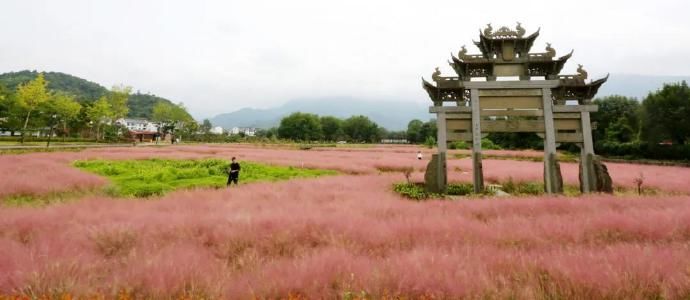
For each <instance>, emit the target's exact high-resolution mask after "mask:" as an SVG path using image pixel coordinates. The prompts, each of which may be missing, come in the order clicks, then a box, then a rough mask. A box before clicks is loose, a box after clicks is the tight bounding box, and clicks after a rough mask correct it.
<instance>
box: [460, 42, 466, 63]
mask: <svg viewBox="0 0 690 300" xmlns="http://www.w3.org/2000/svg"><path fill="white" fill-rule="evenodd" d="M466 57H467V48H465V45H462V47H460V51H458V58H459V59H462V60H464V59H465V58H466Z"/></svg>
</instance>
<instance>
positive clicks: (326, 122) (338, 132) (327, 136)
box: [319, 116, 343, 141]
mask: <svg viewBox="0 0 690 300" xmlns="http://www.w3.org/2000/svg"><path fill="white" fill-rule="evenodd" d="M319 121H320V122H321V129H322V130H323V139H324V140H326V141H336V140H338V139H340V137H341V136H342V135H343V128H342V127H343V121H342V120H340V119H338V118H336V117H333V116H323V117H321V119H319Z"/></svg>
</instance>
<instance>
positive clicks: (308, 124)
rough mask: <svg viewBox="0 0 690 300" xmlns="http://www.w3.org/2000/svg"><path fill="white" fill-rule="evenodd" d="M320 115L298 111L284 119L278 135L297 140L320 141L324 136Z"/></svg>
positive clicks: (281, 121)
mask: <svg viewBox="0 0 690 300" xmlns="http://www.w3.org/2000/svg"><path fill="white" fill-rule="evenodd" d="M322 130H323V129H322V128H321V122H320V121H319V116H317V115H315V114H309V113H301V112H296V113H293V114H291V115H289V116H287V117H285V118H283V119H282V120H280V126H278V136H279V137H281V138H284V139H291V140H295V141H318V140H320V139H321V138H323V131H322Z"/></svg>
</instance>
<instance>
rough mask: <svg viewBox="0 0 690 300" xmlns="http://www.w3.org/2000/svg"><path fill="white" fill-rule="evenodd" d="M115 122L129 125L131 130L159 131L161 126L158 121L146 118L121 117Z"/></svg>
mask: <svg viewBox="0 0 690 300" xmlns="http://www.w3.org/2000/svg"><path fill="white" fill-rule="evenodd" d="M115 123H117V124H120V125H122V126H125V127H127V129H129V131H149V132H158V128H159V127H160V126H159V125H158V124H157V123H153V122H149V121H148V120H146V119H124V118H120V119H117V120H116V121H115Z"/></svg>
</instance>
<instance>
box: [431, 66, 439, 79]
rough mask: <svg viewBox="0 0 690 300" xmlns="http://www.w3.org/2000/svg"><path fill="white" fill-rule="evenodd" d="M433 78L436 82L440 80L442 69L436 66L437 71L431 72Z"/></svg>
mask: <svg viewBox="0 0 690 300" xmlns="http://www.w3.org/2000/svg"><path fill="white" fill-rule="evenodd" d="M431 80H433V81H435V82H439V81H440V80H441V71H440V70H439V69H438V67H436V71H434V73H431Z"/></svg>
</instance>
